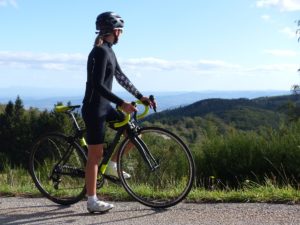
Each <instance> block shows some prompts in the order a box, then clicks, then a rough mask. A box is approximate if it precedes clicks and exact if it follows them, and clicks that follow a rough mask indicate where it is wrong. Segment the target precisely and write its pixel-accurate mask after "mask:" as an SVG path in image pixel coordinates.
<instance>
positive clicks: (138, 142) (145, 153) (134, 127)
mask: <svg viewBox="0 0 300 225" xmlns="http://www.w3.org/2000/svg"><path fill="white" fill-rule="evenodd" d="M137 103H140V104H141V102H140V101H138V102H137ZM78 107H79V106H73V107H72V106H70V109H69V110H66V109H68V108H64V109H63V108H62V109H63V110H61V112H65V113H66V114H67V115H68V116H69V117H70V118H71V120H72V122H73V127H74V129H75V135H74V136H71V137H70V138H71V140H70V142H74V141H75V140H79V143H80V146H81V147H82V148H83V149H84V151H85V153H86V154H87V152H88V146H87V143H86V140H85V138H84V135H83V133H84V130H82V129H81V128H80V126H79V124H78V122H77V120H76V118H75V116H74V113H73V112H72V109H75V108H78ZM148 110H149V108H148V107H145V111H144V112H143V113H142V114H141V115H139V116H136V115H135V116H134V118H133V119H132V120H131V121H130V116H129V115H128V114H127V115H126V116H125V120H124V121H122V122H119V123H117V124H114V126H115V127H120V128H118V129H117V133H116V135H115V137H114V139H113V141H112V142H111V143H109V145H108V146H107V148H106V149H104V153H103V157H102V160H101V162H100V164H99V167H98V168H99V169H98V171H99V172H100V173H101V174H102V175H104V174H105V171H106V168H107V165H108V162H109V161H110V159H111V157H112V155H113V154H114V152H115V151H116V150H117V145H118V144H119V143H120V140H121V137H122V135H123V134H124V133H126V134H127V135H128V137H129V139H130V141H132V143H133V144H134V145H135V146H139V147H138V148H137V149H138V151H139V152H140V154H141V156H142V158H143V159H144V160H145V162H146V163H147V164H148V166H149V168H150V170H151V171H154V170H155V169H157V168H158V167H159V163H157V162H156V160H155V159H154V157H153V156H152V154H151V153H150V152H149V150H148V147H147V146H146V144H145V143H144V142H143V140H142V139H141V138H139V137H138V130H139V129H140V127H139V125H138V124H137V120H138V119H140V118H142V117H144V116H145V115H146V114H147V113H148ZM136 118H137V119H136ZM124 124H125V125H124ZM67 155H68V152H67V153H66V155H65V156H63V157H62V160H61V161H63V159H64V158H67ZM61 161H60V162H61ZM60 162H59V163H60ZM59 163H58V164H59ZM58 164H57V165H58Z"/></svg>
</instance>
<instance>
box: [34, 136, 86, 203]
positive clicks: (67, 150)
mask: <svg viewBox="0 0 300 225" xmlns="http://www.w3.org/2000/svg"><path fill="white" fill-rule="evenodd" d="M85 164H86V155H85V153H84V151H83V150H82V149H81V147H80V146H79V145H78V144H77V143H76V142H74V141H73V140H72V139H70V138H68V137H66V136H65V135H63V134H60V133H48V134H46V135H44V136H42V137H40V138H39V139H38V140H37V142H36V143H35V145H34V146H33V148H32V151H31V154H30V159H29V170H30V174H31V177H32V179H33V181H34V183H35V185H36V187H37V188H38V189H39V191H40V192H41V193H42V194H43V195H44V196H45V197H47V198H48V199H50V200H51V201H53V202H55V203H58V204H62V205H70V204H73V203H76V202H78V201H79V200H81V199H82V198H83V197H84V196H85V193H86V189H85V181H84V177H85V172H84V170H85Z"/></svg>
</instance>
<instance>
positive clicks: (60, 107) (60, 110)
mask: <svg viewBox="0 0 300 225" xmlns="http://www.w3.org/2000/svg"><path fill="white" fill-rule="evenodd" d="M135 103H136V104H139V105H143V106H144V111H143V112H142V113H141V114H139V115H137V117H136V118H137V120H141V119H143V118H144V117H145V116H146V115H147V114H148V112H149V106H148V105H145V104H144V103H142V102H141V101H140V100H137V101H136V102H135ZM76 108H80V105H73V106H72V105H71V106H65V105H58V106H55V108H54V111H55V112H57V113H65V112H70V111H73V110H75V109H76ZM118 110H120V111H122V110H121V108H120V107H118ZM130 119H131V116H130V114H127V113H125V119H124V120H123V121H121V122H117V123H114V124H113V126H114V127H115V128H119V127H122V126H125V125H126V124H127V123H128V122H129V121H130Z"/></svg>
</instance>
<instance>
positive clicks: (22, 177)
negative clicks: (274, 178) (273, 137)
mask: <svg viewBox="0 0 300 225" xmlns="http://www.w3.org/2000/svg"><path fill="white" fill-rule="evenodd" d="M0 184H1V185H0V196H28V197H42V195H41V194H40V192H39V191H38V190H37V188H36V187H35V185H34V183H33V181H32V180H31V177H30V175H29V174H28V173H27V171H26V170H24V169H9V170H8V169H6V172H4V173H0ZM145 192H147V190H145ZM99 194H100V195H101V196H103V197H104V198H106V199H110V200H113V201H128V200H129V201H130V200H132V198H131V197H130V196H129V195H128V194H127V193H126V191H125V190H124V188H123V187H121V186H118V185H115V184H111V183H109V185H105V186H104V187H103V188H102V189H100V190H99ZM185 201H186V202H196V203H203V202H223V203H225V202H241V203H247V202H259V203H262V202H266V203H286V204H299V203H300V191H299V190H297V189H295V188H293V187H291V186H290V185H286V186H282V187H279V186H278V185H275V184H272V182H269V181H268V180H266V182H265V184H264V185H259V184H255V183H251V182H250V183H248V184H245V185H244V187H242V188H240V189H224V190H219V189H217V190H206V189H204V188H200V187H198V188H196V187H194V188H193V189H192V191H191V192H190V193H189V195H188V197H187V198H186V200H185Z"/></svg>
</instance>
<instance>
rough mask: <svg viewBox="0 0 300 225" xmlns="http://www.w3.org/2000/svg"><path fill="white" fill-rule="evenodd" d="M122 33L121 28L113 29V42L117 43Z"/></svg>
mask: <svg viewBox="0 0 300 225" xmlns="http://www.w3.org/2000/svg"><path fill="white" fill-rule="evenodd" d="M122 33H123V29H114V37H115V40H114V44H116V43H118V41H119V37H120V36H121V34H122Z"/></svg>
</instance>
